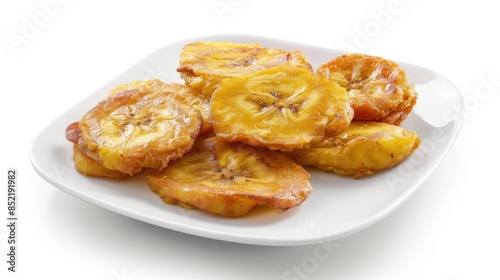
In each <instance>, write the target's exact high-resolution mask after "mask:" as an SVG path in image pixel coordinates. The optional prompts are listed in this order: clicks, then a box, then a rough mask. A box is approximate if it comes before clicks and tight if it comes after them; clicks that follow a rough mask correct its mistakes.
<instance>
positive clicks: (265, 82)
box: [210, 65, 353, 151]
mask: <svg viewBox="0 0 500 280" xmlns="http://www.w3.org/2000/svg"><path fill="white" fill-rule="evenodd" d="M352 117H353V110H352V108H351V107H350V105H349V97H348V95H347V92H346V91H345V89H343V88H342V87H340V86H338V85H337V84H336V83H334V82H331V81H329V80H327V79H325V78H323V77H320V76H318V75H316V74H314V73H312V72H309V71H308V70H306V69H303V68H300V67H295V66H290V65H280V66H277V67H273V68H269V69H265V70H262V71H258V72H256V73H254V74H251V75H247V76H243V77H237V78H230V79H225V80H223V81H222V82H221V84H220V86H219V88H218V89H217V91H216V92H215V93H214V94H213V96H212V99H211V112H210V121H211V122H212V125H213V128H214V131H215V133H216V134H217V136H218V137H221V138H222V139H224V140H226V141H229V142H234V141H240V142H244V143H247V144H249V145H252V146H263V147H267V148H269V149H272V150H281V151H290V150H292V149H295V148H308V147H310V146H311V144H317V143H320V142H322V141H323V140H324V139H325V138H330V137H333V136H335V135H338V134H340V133H341V132H343V131H344V130H345V129H346V128H347V127H348V126H349V123H350V122H351V120H352Z"/></svg>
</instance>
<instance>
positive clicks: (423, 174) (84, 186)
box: [30, 35, 464, 246]
mask: <svg viewBox="0 0 500 280" xmlns="http://www.w3.org/2000/svg"><path fill="white" fill-rule="evenodd" d="M196 40H204V41H228V42H234V43H260V44H261V45H263V46H266V47H276V48H282V49H285V50H294V49H299V50H301V51H303V52H304V53H305V54H306V55H307V58H308V60H309V61H310V63H311V64H312V65H313V67H315V68H316V67H317V66H319V65H320V64H322V63H324V62H326V61H329V60H330V59H332V58H333V57H335V56H337V55H340V54H341V52H340V51H338V50H331V49H325V48H320V47H314V46H310V45H304V44H299V43H294V42H287V41H280V40H275V39H270V38H262V37H258V36H245V35H220V36H209V37H202V38H193V39H189V40H183V41H179V42H176V43H173V44H170V45H167V46H165V47H163V48H161V49H159V50H158V51H156V52H154V53H152V54H151V55H149V56H147V57H146V58H144V59H143V60H141V61H139V62H138V63H137V64H135V65H134V66H132V67H131V68H130V69H128V70H126V71H125V72H124V73H122V74H121V75H119V76H118V77H116V78H115V79H113V80H111V81H110V82H109V83H108V84H106V85H105V86H103V87H102V88H100V89H98V90H97V91H95V92H94V93H92V94H91V95H89V96H88V97H87V98H86V99H84V100H83V101H81V102H79V103H78V104H76V105H75V106H73V107H72V108H69V110H67V111H66V112H65V113H63V114H62V115H61V116H60V117H58V118H57V119H55V120H54V121H53V122H52V123H50V124H49V125H48V126H47V127H46V128H45V129H43V130H42V132H41V133H40V134H39V135H38V137H36V138H35V140H34V142H33V143H32V146H31V151H30V156H31V161H32V164H33V166H34V168H35V169H36V171H37V172H38V174H40V176H41V177H42V178H44V179H45V180H47V181H48V182H49V183H51V184H53V185H54V186H56V187H57V188H59V189H61V190H62V191H65V192H67V193H69V194H71V195H74V196H75V197H78V198H80V199H83V200H85V201H87V202H90V203H93V204H95V205H97V206H100V207H102V208H105V209H108V210H111V211H114V212H116V213H119V214H122V215H125V216H128V217H131V218H134V219H137V220H140V221H144V222H147V223H151V224H154V225H157V226H160V227H164V228H168V229H171V230H175V231H180V232H184V233H188V234H193V235H198V236H204V237H207V238H213V239H219V240H226V241H231V242H239V243H247V244H259V245H274V246H284V245H303V244H312V243H319V242H326V241H331V240H334V239H337V238H341V237H344V236H347V235H349V234H353V233H355V232H358V231H360V230H362V229H365V228H367V227H368V226H370V225H372V224H374V223H375V222H377V221H379V220H381V219H382V218H383V217H385V216H386V215H388V214H389V213H390V212H391V211H393V210H394V209H396V208H397V207H398V206H399V205H401V204H402V203H403V202H404V201H405V200H406V199H407V198H408V197H409V196H410V195H412V194H413V193H414V192H415V191H416V190H417V189H418V187H419V186H420V185H422V184H423V182H424V181H425V180H426V179H427V177H429V175H430V174H431V173H432V172H433V171H434V170H435V169H436V167H437V166H438V165H439V163H440V162H441V161H442V160H443V158H444V157H445V156H446V154H447V153H448V152H449V151H450V148H451V146H452V145H453V143H454V141H455V139H456V138H457V135H458V132H459V129H460V126H461V123H462V120H463V114H464V106H463V100H462V96H461V94H460V92H459V91H458V90H457V88H456V87H455V86H453V85H452V84H451V83H450V82H448V81H447V80H446V79H445V78H444V77H443V76H441V75H439V74H438V73H436V72H434V71H431V70H428V69H425V68H422V67H419V66H415V65H411V64H407V63H402V62H400V65H401V66H402V67H403V68H404V69H405V70H406V71H407V74H408V77H409V79H410V81H412V82H413V83H414V84H415V85H416V88H417V90H418V93H419V98H418V104H417V105H416V106H415V108H414V111H413V112H412V113H411V115H410V116H409V117H408V119H407V120H405V122H404V123H403V126H404V127H406V128H407V129H409V130H414V131H416V132H417V133H418V135H419V136H420V137H421V139H422V145H421V146H420V148H419V149H418V150H417V151H416V152H415V153H414V154H413V155H412V156H411V157H410V158H408V159H407V160H406V161H405V162H404V163H402V164H400V165H398V166H397V167H395V168H393V169H391V170H388V171H386V172H382V173H379V174H376V175H374V176H366V177H364V178H362V179H359V180H354V179H351V178H346V177H340V176H337V175H334V174H330V173H325V172H320V171H316V170H313V169H311V170H310V172H311V175H312V179H311V185H312V187H313V189H314V190H313V192H312V193H311V195H310V196H309V198H308V199H307V200H306V201H305V202H304V203H303V204H302V205H300V206H298V207H295V208H292V209H289V210H287V211H283V210H264V209H254V210H255V211H252V212H251V213H250V214H249V215H248V216H245V217H242V218H237V219H230V218H223V217H218V216H214V215H210V214H207V213H203V212H201V211H198V210H186V209H183V208H181V207H178V206H174V205H167V204H165V203H163V201H162V200H161V199H160V198H159V197H158V196H157V195H156V194H154V193H153V192H151V191H150V190H149V187H148V185H147V182H146V180H145V178H144V177H141V176H137V177H133V178H130V179H126V180H119V181H115V180H107V179H100V178H90V177H85V176H83V175H81V174H80V173H78V172H77V171H76V170H75V168H74V166H73V162H72V144H71V143H69V142H68V141H67V140H66V139H65V137H64V131H65V128H66V126H67V125H68V124H69V123H71V122H73V121H76V120H79V119H80V118H81V117H82V116H83V114H84V113H85V112H86V111H88V110H89V109H90V108H92V107H93V106H94V105H95V104H97V102H99V101H100V100H101V99H102V98H103V97H104V96H105V95H106V93H107V91H108V90H109V89H110V88H112V87H113V86H115V85H118V84H122V83H127V82H130V81H134V80H137V79H150V78H160V79H162V80H163V81H167V82H182V80H181V79H180V78H179V75H178V73H177V72H176V68H177V65H178V60H179V54H180V51H181V49H182V46H183V45H185V44H187V43H190V42H194V41H196Z"/></svg>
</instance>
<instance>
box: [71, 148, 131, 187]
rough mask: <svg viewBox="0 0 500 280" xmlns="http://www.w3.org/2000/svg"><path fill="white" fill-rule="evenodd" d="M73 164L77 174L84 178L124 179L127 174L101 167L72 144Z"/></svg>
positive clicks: (100, 164)
mask: <svg viewBox="0 0 500 280" xmlns="http://www.w3.org/2000/svg"><path fill="white" fill-rule="evenodd" d="M73 162H74V164H75V168H76V170H77V171H78V172H80V173H82V174H83V175H85V176H94V177H106V178H113V179H117V178H124V177H127V176H128V175H127V174H124V173H121V172H120V171H117V170H110V169H108V168H106V167H104V166H103V165H102V163H101V162H99V161H96V160H95V159H93V158H91V157H89V156H88V155H87V153H86V152H84V151H82V150H81V149H80V148H79V145H78V144H73Z"/></svg>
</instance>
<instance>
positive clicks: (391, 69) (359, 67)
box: [316, 53, 417, 125]
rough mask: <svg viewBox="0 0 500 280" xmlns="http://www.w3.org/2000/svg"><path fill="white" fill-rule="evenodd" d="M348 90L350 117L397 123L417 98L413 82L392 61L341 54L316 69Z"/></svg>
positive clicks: (362, 55) (411, 107) (410, 109)
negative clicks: (351, 114) (351, 110)
mask: <svg viewBox="0 0 500 280" xmlns="http://www.w3.org/2000/svg"><path fill="white" fill-rule="evenodd" d="M316 73H317V74H318V75H321V76H324V77H326V78H328V79H330V80H332V81H334V82H336V83H338V84H339V85H340V86H342V87H344V88H345V89H346V90H347V92H348V93H349V96H350V99H351V106H352V107H353V109H354V119H355V120H364V121H376V122H385V123H390V124H397V125H399V124H400V123H401V122H402V121H403V120H404V119H406V117H407V116H408V114H409V113H410V112H411V111H412V109H413V107H414V105H415V104H416V102H417V92H416V90H415V86H414V85H413V84H412V83H410V81H409V80H408V78H407V76H406V72H405V71H404V70H403V68H401V67H400V66H399V65H398V64H397V63H395V62H394V61H390V60H387V59H385V58H382V57H378V56H370V55H366V54H357V53H353V54H344V55H341V56H338V57H335V58H334V59H332V60H331V61H329V62H327V63H325V64H323V65H321V66H319V67H318V69H317V70H316Z"/></svg>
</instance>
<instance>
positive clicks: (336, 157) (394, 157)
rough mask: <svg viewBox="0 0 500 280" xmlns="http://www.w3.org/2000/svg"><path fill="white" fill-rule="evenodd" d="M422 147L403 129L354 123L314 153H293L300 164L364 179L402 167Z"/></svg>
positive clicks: (299, 150)
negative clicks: (402, 163)
mask: <svg viewBox="0 0 500 280" xmlns="http://www.w3.org/2000/svg"><path fill="white" fill-rule="evenodd" d="M419 145H420V138H419V137H418V135H417V134H416V133H415V132H410V131H408V130H406V129H404V128H402V127H400V126H396V125H391V124H386V123H377V122H365V121H353V122H352V123H351V125H350V126H349V128H348V129H347V130H346V131H345V132H344V133H342V134H340V135H339V136H337V137H335V138H333V139H329V140H327V141H324V142H323V143H321V144H319V145H317V146H314V147H312V148H311V149H307V150H306V149H297V150H294V151H292V152H291V156H292V158H293V159H294V160H295V162H296V163H298V164H300V165H303V166H315V167H317V168H318V169H321V170H325V171H332V172H335V173H337V174H340V175H349V176H353V177H354V178H360V177H361V176H363V175H366V174H374V173H376V172H378V171H381V170H384V169H388V168H390V167H393V166H395V165H396V164H398V163H400V162H401V161H403V160H404V159H406V158H407V157H408V156H409V155H410V154H412V153H413V152H414V151H415V150H416V149H417V148H418V146H419Z"/></svg>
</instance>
